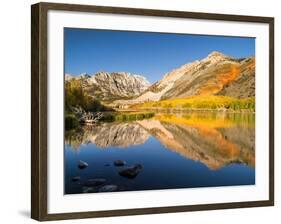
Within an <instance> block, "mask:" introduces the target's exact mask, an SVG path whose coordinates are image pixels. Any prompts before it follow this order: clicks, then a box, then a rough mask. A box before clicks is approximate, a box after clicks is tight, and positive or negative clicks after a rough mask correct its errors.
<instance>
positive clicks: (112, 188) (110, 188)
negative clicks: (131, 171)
mask: <svg viewBox="0 0 281 224" xmlns="http://www.w3.org/2000/svg"><path fill="white" fill-rule="evenodd" d="M117 189H118V186H117V185H113V184H110V185H104V186H102V187H101V188H100V189H99V192H113V191H117Z"/></svg>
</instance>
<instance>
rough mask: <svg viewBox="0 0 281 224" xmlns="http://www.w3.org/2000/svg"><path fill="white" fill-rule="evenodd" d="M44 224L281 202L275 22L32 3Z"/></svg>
mask: <svg viewBox="0 0 281 224" xmlns="http://www.w3.org/2000/svg"><path fill="white" fill-rule="evenodd" d="M31 35H32V36H31V37H32V49H31V56H32V66H31V70H32V74H31V75H32V212H31V216H32V218H34V219H36V220H40V221H44V220H57V219H74V218H89V217H105V216H122V215H137V214H152V213H167V212H185V211H197V210H211V209H224V208H242V207H255V206H271V205H273V204H274V19H273V18H270V17H254V16H240V15H222V14H209V13H195V12H182V11H162V10H150V9H136V8H116V7H103V6H89V5H70V4H56V3H38V4H35V5H32V34H31Z"/></svg>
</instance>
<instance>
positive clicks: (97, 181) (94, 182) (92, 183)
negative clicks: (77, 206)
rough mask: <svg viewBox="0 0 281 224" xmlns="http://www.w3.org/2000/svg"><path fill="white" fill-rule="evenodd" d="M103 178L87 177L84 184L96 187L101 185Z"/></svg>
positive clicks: (103, 181)
mask: <svg viewBox="0 0 281 224" xmlns="http://www.w3.org/2000/svg"><path fill="white" fill-rule="evenodd" d="M105 181H106V180H105V179H103V178H95V179H89V180H88V181H87V182H86V183H85V186H87V187H96V186H99V185H102V184H104V183H105Z"/></svg>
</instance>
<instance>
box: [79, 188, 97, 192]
mask: <svg viewBox="0 0 281 224" xmlns="http://www.w3.org/2000/svg"><path fill="white" fill-rule="evenodd" d="M82 191H83V193H93V192H95V190H94V188H93V187H83V189H82Z"/></svg>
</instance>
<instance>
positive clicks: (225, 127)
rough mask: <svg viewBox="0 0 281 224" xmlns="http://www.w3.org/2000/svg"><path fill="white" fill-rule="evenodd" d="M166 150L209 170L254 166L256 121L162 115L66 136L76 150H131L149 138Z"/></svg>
mask: <svg viewBox="0 0 281 224" xmlns="http://www.w3.org/2000/svg"><path fill="white" fill-rule="evenodd" d="M150 135H151V136H153V137H154V138H156V139H157V140H158V141H159V142H160V143H161V144H162V145H164V146H165V147H166V148H167V149H169V150H171V151H173V152H177V153H179V154H180V155H182V156H184V157H186V158H188V159H192V160H196V161H200V162H202V163H204V164H205V165H206V166H208V167H209V168H210V169H219V168H221V167H223V166H225V165H228V164H230V163H243V164H246V165H249V166H251V167H254V166H255V120H254V116H253V115H252V114H224V113H222V114H215V113H214V114H209V113H208V114H206V113H192V114H183V115H181V114H178V115H174V114H173V115H171V114H160V115H157V116H156V117H155V118H154V119H149V120H141V121H135V122H129V123H102V124H99V125H97V126H85V127H83V128H81V129H79V130H75V131H70V132H67V133H66V139H65V143H66V144H68V145H70V146H71V147H72V148H73V149H74V150H79V147H80V145H81V144H89V143H92V144H95V145H96V146H97V147H99V148H101V149H106V148H107V147H118V148H129V146H131V145H139V144H143V143H145V142H146V141H147V140H148V138H149V136H150Z"/></svg>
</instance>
